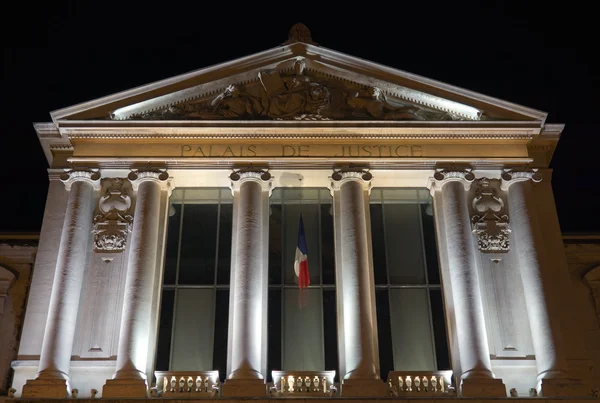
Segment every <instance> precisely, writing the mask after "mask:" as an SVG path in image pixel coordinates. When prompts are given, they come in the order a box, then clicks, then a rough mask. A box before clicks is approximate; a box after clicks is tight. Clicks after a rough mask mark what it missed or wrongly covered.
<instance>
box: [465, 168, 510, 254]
mask: <svg viewBox="0 0 600 403" xmlns="http://www.w3.org/2000/svg"><path fill="white" fill-rule="evenodd" d="M478 185H479V186H478V187H477V190H476V192H475V197H474V198H473V209H474V210H475V212H476V214H475V215H474V216H473V217H472V219H471V223H472V226H473V232H474V233H475V235H476V236H477V246H478V248H479V250H481V251H484V252H508V251H509V250H510V242H509V234H510V228H509V219H508V215H506V214H504V213H503V212H504V202H503V201H502V199H501V198H499V197H497V196H496V194H495V191H494V189H493V188H492V186H491V184H490V181H489V179H487V178H482V179H480V180H479V183H478Z"/></svg>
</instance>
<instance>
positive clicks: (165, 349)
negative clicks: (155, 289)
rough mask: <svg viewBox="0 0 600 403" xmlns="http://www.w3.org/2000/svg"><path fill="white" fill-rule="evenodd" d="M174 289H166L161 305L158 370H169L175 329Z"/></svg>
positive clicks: (157, 352)
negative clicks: (172, 336)
mask: <svg viewBox="0 0 600 403" xmlns="http://www.w3.org/2000/svg"><path fill="white" fill-rule="evenodd" d="M174 301H175V291H174V290H164V291H163V293H162V301H161V306H160V321H159V325H158V326H159V328H158V346H157V348H156V370H157V371H168V370H169V356H170V355H171V333H172V330H173V305H174Z"/></svg>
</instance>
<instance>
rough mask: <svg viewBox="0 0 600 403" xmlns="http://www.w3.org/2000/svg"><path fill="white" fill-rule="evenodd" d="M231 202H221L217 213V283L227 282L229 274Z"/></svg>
mask: <svg viewBox="0 0 600 403" xmlns="http://www.w3.org/2000/svg"><path fill="white" fill-rule="evenodd" d="M232 220H233V204H221V210H220V213H219V258H218V259H217V284H229V276H230V275H231V229H232V228H231V225H232Z"/></svg>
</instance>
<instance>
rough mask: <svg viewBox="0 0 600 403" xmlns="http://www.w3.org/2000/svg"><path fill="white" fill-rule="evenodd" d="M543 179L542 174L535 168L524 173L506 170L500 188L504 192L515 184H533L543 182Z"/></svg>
mask: <svg viewBox="0 0 600 403" xmlns="http://www.w3.org/2000/svg"><path fill="white" fill-rule="evenodd" d="M542 179H543V177H542V174H541V173H539V172H538V170H537V169H535V168H533V169H530V170H524V171H512V170H506V171H504V172H503V173H502V184H501V185H500V188H501V189H502V190H508V188H509V187H510V185H512V184H514V183H519V182H526V181H529V180H530V181H532V182H541V181H542Z"/></svg>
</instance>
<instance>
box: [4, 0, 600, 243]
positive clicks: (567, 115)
mask: <svg viewBox="0 0 600 403" xmlns="http://www.w3.org/2000/svg"><path fill="white" fill-rule="evenodd" d="M45 3H47V4H43V5H41V6H38V5H34V4H35V3H32V2H20V3H10V4H11V5H10V8H8V6H5V8H4V10H3V23H2V26H3V27H2V30H3V32H2V33H3V36H2V38H3V42H4V44H3V45H4V48H3V74H2V87H1V91H2V103H3V108H2V124H3V125H2V134H1V135H2V140H1V144H2V145H1V146H0V147H1V148H2V150H1V153H0V155H1V156H2V158H3V161H4V167H3V169H2V184H3V192H2V195H3V196H2V197H1V199H2V202H0V205H1V206H2V207H1V210H0V211H2V216H1V217H2V218H0V232H9V231H39V228H40V226H41V219H42V215H43V208H44V203H45V195H46V191H47V186H48V179H47V174H46V168H47V163H46V160H45V157H44V155H43V152H42V149H41V147H40V146H39V143H38V140H37V137H36V134H35V132H34V130H33V127H32V122H43V121H49V120H50V116H49V112H50V111H52V110H55V109H59V108H63V107H67V106H70V105H74V104H77V103H80V102H85V101H88V100H92V99H95V98H98V97H102V96H105V95H110V94H112V93H115V92H118V91H122V90H127V89H130V88H132V87H136V86H139V85H143V84H147V83H150V82H153V81H157V80H161V79H164V78H168V77H171V76H174V75H177V74H181V73H185V72H188V71H192V70H196V69H199V68H202V67H206V66H209V65H213V64H217V63H220V62H225V61H229V60H231V59H235V58H238V57H242V56H246V55H249V54H252V53H255V52H259V51H262V50H265V49H269V48H272V47H275V46H278V45H280V44H281V43H282V42H284V41H285V40H286V39H287V32H288V30H289V28H290V27H291V26H292V25H293V24H294V23H296V22H303V23H305V24H306V25H307V26H308V27H309V28H310V29H311V31H312V36H313V40H314V41H316V42H318V43H319V44H320V45H322V46H325V47H327V48H330V49H334V50H337V51H340V52H343V53H347V54H350V55H353V56H357V57H360V58H363V59H367V60H371V61H373V62H377V63H381V64H384V65H388V66H391V67H394V68H398V69H401V70H405V71H408V72H411V73H415V74H419V75H422V76H425V77H429V78H432V79H436V80H439V81H442V82H446V83H448V84H453V85H456V86H459V87H463V88H466V89H469V90H473V91H477V92H480V93H483V94H486V95H489V96H493V97H497V98H500V99H504V100H507V101H511V102H514V103H517V104H521V105H524V106H528V107H531V108H535V109H539V110H542V111H545V112H548V113H549V117H548V122H549V123H565V124H566V129H565V131H564V132H563V137H562V139H561V140H560V142H559V146H558V149H557V151H556V154H555V156H554V159H553V162H552V165H551V167H552V168H554V169H555V172H554V178H553V186H554V189H555V198H556V202H557V208H558V212H559V218H560V222H561V227H562V229H563V232H600V214H598V213H597V210H598V206H599V205H600V190H599V185H600V179H599V175H598V168H597V164H596V163H597V161H598V160H599V159H600V153H599V151H600V147H599V145H600V140H599V136H600V134H599V133H598V129H597V126H596V125H594V124H593V122H594V121H597V120H600V116H599V115H598V110H599V106H600V105H599V104H600V103H599V102H598V90H599V87H600V85H599V83H600V73H599V71H600V63H598V62H597V61H596V60H594V59H595V58H597V57H598V53H599V52H598V49H599V48H600V46H599V45H598V40H599V38H600V32H599V30H598V23H597V22H596V20H595V18H596V14H595V13H594V12H593V11H592V8H591V6H584V5H583V4H584V3H583V2H582V3H577V2H556V4H552V3H551V2H509V3H495V2H473V3H471V2H442V3H434V2H431V1H428V2H425V1H421V2H418V1H415V2H414V4H410V3H409V2H400V1H395V2H389V3H385V2H358V1H357V2H354V3H350V2H344V3H339V4H336V5H335V6H328V5H326V4H327V3H324V2H312V3H311V2H295V3H292V2H290V3H289V5H287V6H284V3H283V2H279V3H274V4H267V3H264V2H256V3H250V2H246V3H243V4H244V5H243V6H237V5H236V3H233V2H202V1H196V2H182V1H171V2H168V1H167V2H157V3H153V2H148V1H146V2H81V1H78V2H58V1H57V2H45ZM590 4H592V3H590ZM587 7H590V8H587Z"/></svg>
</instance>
